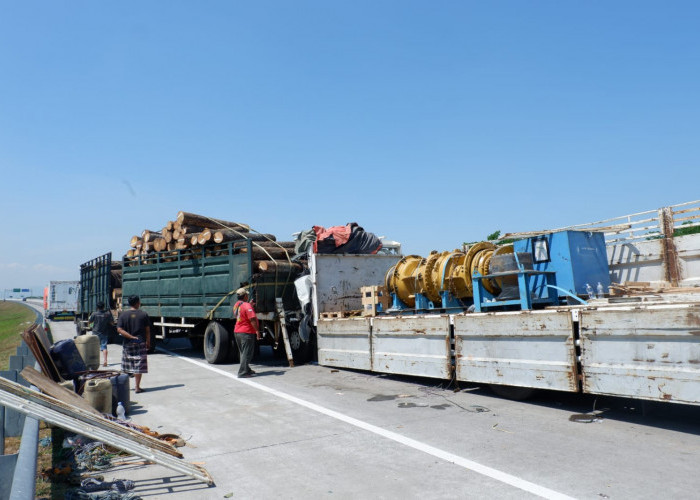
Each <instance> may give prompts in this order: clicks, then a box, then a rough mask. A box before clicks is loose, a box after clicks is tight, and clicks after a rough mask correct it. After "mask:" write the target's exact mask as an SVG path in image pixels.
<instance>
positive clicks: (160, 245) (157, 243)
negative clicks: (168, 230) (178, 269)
mask: <svg viewBox="0 0 700 500" xmlns="http://www.w3.org/2000/svg"><path fill="white" fill-rule="evenodd" d="M167 247H168V243H167V242H166V241H165V239H163V238H156V239H155V240H154V241H153V248H154V249H155V250H156V252H162V251H163V250H165V249H166V248H167Z"/></svg>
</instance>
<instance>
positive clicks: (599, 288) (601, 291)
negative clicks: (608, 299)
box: [596, 281, 605, 299]
mask: <svg viewBox="0 0 700 500" xmlns="http://www.w3.org/2000/svg"><path fill="white" fill-rule="evenodd" d="M596 292H597V295H598V298H599V299H602V298H604V297H605V288H604V287H603V284H602V283H601V282H600V281H599V282H598V286H597V287H596Z"/></svg>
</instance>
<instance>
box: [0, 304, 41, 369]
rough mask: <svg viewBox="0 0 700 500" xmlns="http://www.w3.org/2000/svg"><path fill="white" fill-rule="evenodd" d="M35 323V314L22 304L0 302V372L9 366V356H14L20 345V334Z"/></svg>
mask: <svg viewBox="0 0 700 500" xmlns="http://www.w3.org/2000/svg"><path fill="white" fill-rule="evenodd" d="M34 321H36V312H34V311H33V310H32V309H30V308H29V307H27V306H25V305H23V304H17V303H15V302H0V370H7V369H8V368H9V366H10V356H14V355H15V353H16V352H17V347H19V345H20V344H21V343H22V337H20V335H19V334H20V333H21V332H22V331H24V330H26V329H27V328H29V327H30V326H31V325H32V324H33V323H34Z"/></svg>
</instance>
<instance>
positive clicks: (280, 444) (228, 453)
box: [206, 431, 357, 458]
mask: <svg viewBox="0 0 700 500" xmlns="http://www.w3.org/2000/svg"><path fill="white" fill-rule="evenodd" d="M356 432H357V431H348V432H335V433H333V434H325V435H323V436H316V437H312V438H307V439H296V440H294V441H284V442H281V443H272V444H265V445H262V446H253V447H252V448H243V449H241V450H234V451H229V452H226V453H218V454H215V455H207V457H206V458H212V457H220V456H226V455H238V454H239V453H245V452H247V451H256V450H264V449H267V448H276V447H278V446H286V445H288V444H297V443H308V442H311V441H320V440H323V439H328V438H333V437H338V436H346V435H348V434H354V433H356Z"/></svg>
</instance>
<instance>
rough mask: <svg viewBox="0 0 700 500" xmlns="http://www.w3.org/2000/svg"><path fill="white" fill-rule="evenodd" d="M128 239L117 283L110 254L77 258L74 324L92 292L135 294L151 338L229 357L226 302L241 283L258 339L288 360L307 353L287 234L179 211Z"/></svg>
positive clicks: (118, 297)
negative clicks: (281, 236)
mask: <svg viewBox="0 0 700 500" xmlns="http://www.w3.org/2000/svg"><path fill="white" fill-rule="evenodd" d="M130 246H131V248H130V250H129V251H128V252H127V253H126V255H125V256H124V258H123V263H122V266H121V269H120V277H119V278H120V279H119V288H116V281H117V280H115V279H114V277H113V273H112V270H113V267H114V266H113V263H112V262H111V255H110V254H107V255H104V256H101V257H98V258H97V259H93V260H91V261H89V262H86V263H85V264H83V265H82V266H81V297H82V301H81V303H82V304H83V309H82V310H83V311H85V312H84V313H83V314H81V317H80V321H79V323H78V329H79V330H83V331H84V329H85V327H86V324H85V320H86V319H87V318H86V317H87V316H89V312H90V311H94V310H95V307H96V304H97V302H98V301H99V300H102V301H103V302H104V301H108V302H106V303H110V305H111V306H118V305H121V301H122V297H129V296H131V295H138V296H139V297H140V299H141V308H142V309H143V310H144V311H146V312H147V313H148V315H149V316H150V318H151V321H152V325H151V331H152V334H153V335H154V336H155V339H156V340H157V339H168V338H173V337H183V336H185V337H188V338H189V339H190V341H191V343H192V345H193V347H195V348H201V349H203V351H204V356H205V358H206V359H207V361H208V362H210V363H223V362H226V361H232V362H235V361H237V360H238V357H239V353H238V348H237V346H236V344H235V341H234V337H233V326H234V323H235V320H234V318H233V309H232V306H233V304H234V303H235V302H236V300H237V298H236V295H235V291H236V290H237V289H239V288H241V287H247V288H248V291H249V293H250V300H251V301H252V302H253V303H254V307H255V310H256V313H257V316H258V319H259V320H260V325H261V331H262V333H263V340H262V342H263V343H264V344H267V345H270V346H272V348H273V349H274V351H275V352H276V353H277V354H278V355H279V356H281V357H287V359H288V360H289V361H290V364H293V363H294V362H296V363H303V362H305V361H307V360H308V358H309V356H310V355H311V353H312V346H311V339H309V338H308V337H307V338H306V339H305V340H306V341H304V339H302V338H301V337H300V335H299V322H300V319H301V317H302V315H301V313H300V306H299V301H298V299H297V295H296V291H295V286H294V281H295V279H296V278H297V277H298V275H299V274H300V273H301V271H302V269H303V267H304V261H303V260H301V261H293V260H292V257H293V256H294V242H292V241H277V238H276V237H275V236H274V235H272V234H263V233H257V232H255V231H252V230H251V229H250V227H249V226H248V225H246V224H241V223H237V222H231V221H226V220H222V219H215V218H210V217H206V216H202V215H197V214H192V213H188V212H179V213H178V215H177V218H176V220H174V221H169V222H167V224H166V225H165V226H164V227H163V228H162V229H160V230H144V231H143V232H142V233H141V235H140V236H134V237H132V238H131V240H130ZM108 270H109V272H108ZM115 309H118V307H116V308H115ZM115 313H116V310H115ZM152 344H153V346H155V342H153V343H152Z"/></svg>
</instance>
